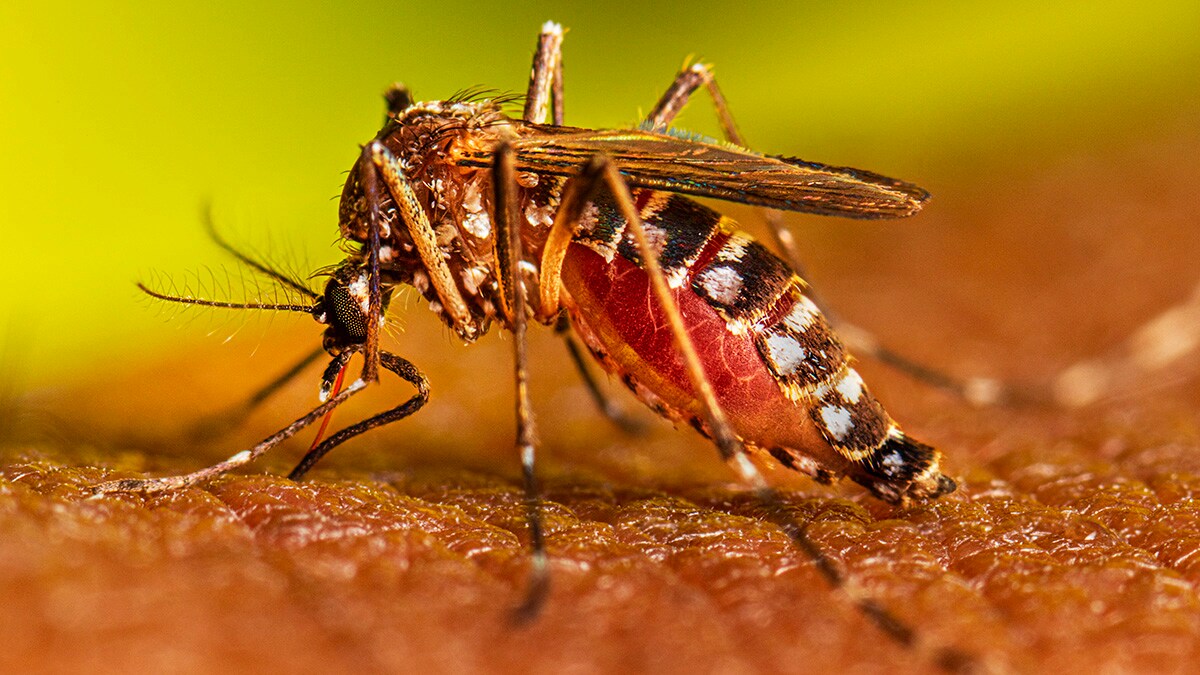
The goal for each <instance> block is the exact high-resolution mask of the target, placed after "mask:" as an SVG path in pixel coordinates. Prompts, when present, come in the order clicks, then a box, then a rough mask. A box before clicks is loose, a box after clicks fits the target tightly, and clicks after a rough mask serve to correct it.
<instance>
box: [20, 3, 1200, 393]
mask: <svg viewBox="0 0 1200 675" xmlns="http://www.w3.org/2000/svg"><path fill="white" fill-rule="evenodd" d="M546 19H555V20H558V21H561V22H562V23H563V24H565V25H566V26H567V27H568V28H569V30H570V32H569V33H568V36H567V41H566V47H565V54H566V56H565V64H566V65H565V67H566V74H567V75H566V77H567V81H566V87H567V116H568V121H569V122H570V123H574V124H577V125H581V126H596V127H605V126H608V127H611V126H619V125H627V124H632V123H634V122H636V120H637V114H638V112H639V111H644V110H646V109H647V108H649V106H651V105H652V104H653V103H654V101H655V100H656V98H657V96H658V95H659V93H660V92H661V91H662V89H663V88H664V87H665V86H666V84H667V83H668V82H669V80H670V78H671V76H672V74H673V73H674V71H675V69H676V68H677V67H678V66H679V65H680V64H681V63H682V61H683V59H684V58H685V57H686V56H687V55H689V54H693V55H696V56H699V57H702V58H703V59H705V60H707V61H710V62H712V63H715V64H716V66H717V72H718V75H719V77H720V81H721V84H722V87H723V88H724V90H725V93H726V95H727V97H728V99H729V100H730V102H731V104H732V106H733V108H734V111H735V113H736V115H737V117H738V120H739V122H740V124H741V127H742V129H743V131H744V133H745V134H746V136H747V137H748V138H749V139H750V140H751V142H752V144H753V145H754V146H756V147H757V148H759V149H763V150H767V151H771V152H775V153H782V154H791V155H798V156H801V157H805V158H809V159H815V160H821V161H827V162H832V163H842V164H851V165H860V166H863V167H865V168H870V169H875V170H878V171H882V172H886V173H889V174H893V175H897V176H902V177H905V178H909V179H912V180H915V181H918V182H921V183H922V184H926V185H933V186H937V185H946V184H950V183H952V179H953V176H954V175H955V172H958V171H961V170H962V169H963V167H972V166H973V167H979V166H984V167H987V166H1005V167H1008V168H1009V169H1011V168H1012V167H1014V166H1020V165H1021V164H1023V163H1029V164H1031V165H1034V164H1036V163H1037V162H1039V161H1044V158H1046V157H1053V156H1060V155H1062V154H1064V153H1069V152H1071V151H1073V150H1074V149H1078V148H1082V147H1090V146H1095V145H1101V144H1111V143H1114V142H1116V143H1119V142H1120V139H1121V138H1123V137H1126V136H1133V135H1137V134H1141V133H1144V132H1145V131H1146V130H1147V127H1151V126H1154V125H1159V124H1163V125H1179V124H1193V123H1195V122H1196V120H1197V115H1196V111H1197V109H1198V106H1197V103H1198V98H1200V97H1198V92H1200V85H1198V83H1200V3H1197V2H1195V1H1194V0H1192V1H1185V2H1175V3H1135V2H1087V3H1077V4H1076V3H1047V2H1044V1H1043V0H1039V1H1022V2H1004V3H994V4H992V5H990V6H983V5H982V4H980V5H976V4H975V3H960V2H933V1H929V2H910V3H885V2H871V3H854V4H850V3H824V4H819V5H818V4H811V5H810V4H805V3H798V2H795V3H783V2H780V3H766V2H739V3H718V2H701V1H693V2H688V3H676V4H665V3H664V4H652V3H646V2H637V3H632V2H631V3H618V2H596V1H594V0H592V1H589V2H559V3H548V2H524V3H512V2H508V3H494V4H492V3H488V4H482V3H480V4H475V3H442V2H406V1H401V2H369V3H368V2H362V3H353V4H352V3H343V2H315V1H311V0H309V1H303V0H300V1H290V2H272V3H266V2H264V3H257V2H213V1H205V2H194V1H176V2H172V3H150V2H141V3H138V2H124V3H119V2H110V3H103V2H70V3H59V2H44V3H36V4H35V3H27V2H12V1H9V2H4V3H0V247H2V249H3V254H2V256H3V258H2V259H3V266H2V268H0V269H2V270H3V273H4V275H5V276H4V281H3V283H0V336H3V338H2V341H3V344H4V346H5V354H6V356H5V357H4V358H5V359H6V360H8V361H9V363H7V364H5V370H6V371H7V372H10V373H11V372H14V371H15V372H20V373H23V374H24V376H25V377H26V378H27V379H29V380H32V381H33V382H38V383H42V382H49V381H53V380H54V379H56V378H61V377H63V376H65V375H68V374H73V373H78V372H80V371H81V370H86V369H88V368H91V367H94V366H95V365H96V364H100V365H104V366H111V364H112V363H113V362H114V360H117V359H120V358H125V357H126V356H128V355H132V354H137V355H139V356H142V355H145V354H152V353H153V352H154V351H155V350H164V349H170V348H172V346H173V345H172V344H171V343H172V342H178V340H179V335H180V332H179V330H175V329H172V327H170V326H169V325H164V322H163V321H162V319H161V317H158V316H157V315H156V312H154V311H153V307H151V308H150V309H147V306H146V303H145V302H144V300H143V299H141V298H139V296H138V294H137V292H136V291H134V290H133V287H132V282H133V280H135V279H137V278H139V277H143V276H145V275H146V274H148V273H149V272H150V271H151V270H162V271H165V272H168V273H171V274H172V275H176V274H179V273H181V272H183V271H185V270H189V269H197V268H200V267H201V266H203V265H216V264H220V262H221V258H220V256H219V255H218V254H217V253H216V252H215V251H214V250H213V247H212V246H211V245H209V244H208V243H207V242H206V241H205V238H204V235H203V232H202V230H201V227H200V225H199V218H198V216H197V213H198V206H199V205H200V203H201V202H202V201H204V200H206V199H211V200H212V201H213V203H214V204H215V206H216V212H217V214H218V217H219V218H220V220H221V223H222V225H223V226H224V227H226V229H229V230H231V231H233V232H235V233H237V235H238V236H239V237H243V238H245V239H247V240H249V241H251V242H255V243H257V244H259V245H263V246H268V244H265V243H264V242H267V241H271V242H275V244H273V245H277V246H280V247H281V248H283V249H289V248H294V249H296V250H298V251H300V252H301V254H298V255H297V257H298V258H299V259H302V260H307V261H309V263H310V264H312V265H316V264H324V263H328V262H330V261H331V260H332V259H333V258H334V254H333V253H332V252H331V250H330V249H329V245H330V244H331V243H332V242H333V239H334V236H335V232H336V221H335V209H336V202H335V201H334V200H332V199H331V198H333V197H334V196H335V195H337V194H338V192H339V190H340V181H341V180H342V176H343V172H344V171H345V170H346V169H347V168H348V167H349V166H350V164H351V162H352V161H353V159H354V156H355V153H356V148H357V145H356V144H358V143H361V142H363V141H365V140H366V139H368V138H369V137H370V136H371V135H372V134H373V132H374V131H375V130H376V128H377V126H378V123H379V121H380V118H381V103H380V98H379V93H380V91H381V90H382V88H383V87H384V86H385V85H386V84H388V83H389V82H391V81H393V80H396V79H403V80H404V81H406V82H408V83H409V84H410V85H411V86H412V87H413V89H414V90H415V92H416V94H417V96H418V98H440V97H445V96H447V95H449V94H451V93H453V92H455V91H456V90H458V89H461V88H464V87H468V86H472V85H487V86H490V87H495V88H498V89H503V90H517V91H519V90H522V89H523V87H524V84H525V79H526V77H527V75H528V67H529V56H530V53H531V50H532V47H533V42H534V36H535V34H536V32H537V28H538V26H540V25H541V23H542V22H543V21H545V20H546ZM684 123H685V124H686V125H687V126H690V127H693V128H696V129H698V130H700V131H707V132H711V131H712V130H713V124H712V117H711V114H709V113H707V111H705V110H703V108H702V107H701V106H696V107H694V108H693V110H692V111H691V112H690V113H689V115H688V116H687V117H686V118H685V122H684ZM864 226H868V225H864ZM268 233H269V235H268ZM1198 236H1200V235H1198ZM285 257H286V255H285ZM230 332H234V331H233V330H231V329H226V330H225V331H224V332H223V333H219V334H218V335H217V337H218V338H220V337H223V336H224V335H226V334H228V333H230Z"/></svg>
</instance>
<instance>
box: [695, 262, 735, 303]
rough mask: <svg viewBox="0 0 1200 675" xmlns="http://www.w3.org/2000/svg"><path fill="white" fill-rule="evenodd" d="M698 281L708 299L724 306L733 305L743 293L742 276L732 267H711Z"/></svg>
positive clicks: (701, 274) (702, 273)
mask: <svg viewBox="0 0 1200 675" xmlns="http://www.w3.org/2000/svg"><path fill="white" fill-rule="evenodd" d="M698 279H699V281H700V286H701V287H702V288H703V289H704V292H705V293H707V294H708V297H710V298H712V299H713V300H716V301H717V302H719V303H721V304H723V305H732V304H733V303H734V302H736V301H737V298H738V295H739V294H740V293H741V292H742V275H741V274H739V273H738V271H737V270H735V269H733V268H732V267H723V266H722V267H710V268H708V269H706V270H704V271H703V272H701V273H700V276H699V277H698Z"/></svg>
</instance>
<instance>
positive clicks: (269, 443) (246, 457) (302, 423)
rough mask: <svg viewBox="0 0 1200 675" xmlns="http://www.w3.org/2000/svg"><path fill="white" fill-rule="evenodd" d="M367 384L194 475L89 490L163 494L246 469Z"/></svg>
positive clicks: (130, 480) (129, 481)
mask: <svg viewBox="0 0 1200 675" xmlns="http://www.w3.org/2000/svg"><path fill="white" fill-rule="evenodd" d="M366 386H367V382H366V381H365V380H363V379H362V378H359V379H357V380H355V381H354V382H352V383H351V384H350V385H349V386H348V387H346V388H345V389H343V390H342V391H341V392H340V393H339V394H338V395H337V396H334V397H333V398H330V399H329V400H328V401H325V402H324V403H322V404H321V405H319V406H317V407H315V408H313V409H312V410H310V411H309V412H308V413H306V414H304V415H303V416H302V417H300V418H298V419H297V420H296V421H294V422H292V423H291V424H289V425H287V426H286V427H284V428H282V429H280V430H279V431H277V432H275V433H273V434H271V435H270V436H268V437H266V438H264V439H263V440H262V441H260V442H259V443H258V444H257V445H255V446H254V447H253V448H250V449H249V450H243V451H241V452H239V453H237V454H236V455H233V456H232V457H230V458H229V459H226V460H225V461H223V462H219V463H217V464H214V465H212V466H209V467H206V468H203V469H200V470H199V471H193V472H192V473H187V474H183V475H180V476H164V477H162V478H126V479H121V480H114V481H108V482H106V483H101V484H99V485H97V486H95V487H94V488H92V489H93V490H94V491H95V492H96V493H97V494H103V493H106V492H162V491H165V490H178V489H181V488H185V487H189V486H192V485H195V484H197V483H202V482H204V481H207V480H211V479H213V478H216V477H217V476H220V475H222V474H225V473H228V472H230V471H233V470H234V469H237V468H239V467H242V466H245V465H246V464H249V463H250V462H252V461H254V460H255V459H258V458H259V457H261V456H262V455H263V454H265V453H266V452H267V451H269V450H271V449H272V448H274V447H275V446H277V445H279V444H280V443H282V442H284V441H286V440H287V439H289V438H291V437H292V436H294V435H296V434H297V433H298V432H299V431H300V430H302V429H304V428H305V427H307V426H308V425H310V424H312V423H313V422H316V421H317V420H319V419H321V417H322V416H323V415H325V414H326V413H328V412H329V411H330V410H333V409H334V408H336V407H338V406H339V405H341V404H343V403H345V402H346V401H347V400H349V398H350V397H351V396H353V395H355V394H357V393H358V392H360V391H362V390H363V389H365V388H366Z"/></svg>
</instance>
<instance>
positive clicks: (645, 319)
mask: <svg viewBox="0 0 1200 675" xmlns="http://www.w3.org/2000/svg"><path fill="white" fill-rule="evenodd" d="M563 286H564V287H565V288H566V290H567V292H568V293H569V295H570V297H569V298H564V303H565V304H566V305H567V307H568V309H569V310H570V312H571V317H572V320H573V321H574V322H575V324H576V326H577V327H578V329H579V331H580V333H581V334H583V336H584V337H585V339H589V341H590V342H592V343H598V346H599V347H601V348H602V349H603V350H604V351H605V352H606V353H607V354H608V359H609V362H608V363H606V364H604V365H605V367H606V368H608V369H609V370H611V371H613V372H614V374H616V375H629V376H631V377H633V378H635V379H636V380H637V381H638V382H640V383H641V384H642V385H643V386H644V387H646V388H647V389H649V390H650V391H652V392H653V393H654V394H655V395H656V396H658V397H659V398H660V399H661V400H662V402H663V403H665V404H666V405H667V406H668V407H669V408H672V409H673V410H674V411H676V412H677V413H679V414H681V416H683V417H684V418H688V417H692V416H701V417H703V415H702V410H703V409H702V407H701V404H700V402H699V401H698V400H697V399H696V396H695V395H694V389H693V387H692V384H691V380H690V378H689V377H688V375H687V371H686V370H685V368H684V365H683V359H682V358H681V357H680V356H679V350H678V349H677V348H676V346H675V341H674V338H673V337H672V335H671V330H670V326H669V324H668V323H667V319H666V317H665V316H664V314H663V310H662V308H661V307H660V306H659V303H658V301H657V299H656V298H655V296H654V294H653V292H652V291H651V289H650V280H649V278H648V277H647V275H646V272H645V271H644V270H642V269H641V268H640V267H638V266H636V265H634V264H633V263H631V262H629V261H628V260H625V259H624V258H622V257H620V256H615V257H614V258H613V261H612V262H611V263H610V262H607V261H605V259H604V258H603V257H602V256H600V255H599V254H597V253H596V252H594V251H592V250H591V249H589V248H587V247H585V246H582V245H580V244H572V245H571V247H570V249H569V250H568V251H567V257H566V260H565V262H564V265H563ZM672 294H673V295H674V297H675V301H676V303H677V304H678V306H679V310H680V313H681V314H682V315H683V322H684V325H685V326H686V327H687V330H688V334H689V335H690V336H691V338H692V343H693V344H694V345H695V346H696V351H697V352H698V354H699V357H700V362H701V365H702V367H703V368H704V371H705V373H706V374H707V376H708V379H709V381H710V382H711V383H712V386H713V390H714V392H715V393H716V396H717V401H718V403H719V404H720V405H721V407H722V409H723V410H724V411H725V414H726V415H727V416H728V417H729V420H730V423H731V424H732V425H733V427H734V429H735V430H736V431H737V432H738V434H739V435H741V436H742V438H744V439H745V440H747V441H749V442H752V443H755V444H757V445H760V446H762V447H765V448H770V447H775V446H782V447H790V448H795V449H801V450H804V451H805V452H806V453H807V454H810V455H812V456H814V458H817V459H818V460H819V461H821V462H822V463H824V464H826V465H827V466H828V468H831V469H833V468H836V467H838V466H841V465H842V463H843V462H842V460H840V458H839V457H838V456H837V455H836V454H835V453H833V451H832V449H831V448H829V446H828V445H827V444H826V443H825V442H824V440H823V439H822V438H821V436H820V434H819V433H818V432H817V430H816V428H815V426H814V425H813V423H812V421H811V420H810V419H809V416H808V413H807V411H806V410H804V409H803V408H802V407H800V406H797V405H796V404H795V403H793V402H792V401H791V400H790V399H788V398H787V397H786V396H785V395H784V394H783V392H782V390H780V388H779V384H778V383H777V382H776V380H775V378H774V376H773V375H772V374H771V372H770V371H769V370H767V366H766V365H765V364H764V363H763V361H762V358H761V356H759V353H758V350H757V349H756V348H755V346H754V336H753V335H752V334H751V333H750V332H746V333H743V334H741V335H737V334H734V333H733V332H731V331H730V330H729V328H728V326H727V325H726V323H725V320H724V319H723V318H722V317H721V316H720V315H719V314H718V313H717V311H716V310H715V309H713V307H712V306H711V305H709V304H708V302H707V301H706V300H704V299H703V298H701V297H700V296H698V295H696V294H695V293H694V292H692V290H691V284H690V283H688V284H685V285H684V287H683V288H679V289H674V290H672ZM593 346H597V345H596V344H593Z"/></svg>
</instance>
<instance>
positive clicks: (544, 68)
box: [521, 21, 563, 126]
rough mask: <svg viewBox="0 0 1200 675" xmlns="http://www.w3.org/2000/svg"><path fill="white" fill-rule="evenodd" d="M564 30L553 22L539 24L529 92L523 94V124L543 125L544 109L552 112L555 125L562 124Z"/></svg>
mask: <svg viewBox="0 0 1200 675" xmlns="http://www.w3.org/2000/svg"><path fill="white" fill-rule="evenodd" d="M562 40H563V28H562V26H561V25H559V24H557V23H554V22H553V21H547V22H546V23H545V24H543V25H542V32H541V34H540V35H538V46H537V51H536V52H534V55H533V68H532V69H531V71H530V73H529V89H528V90H527V91H526V93H525V113H524V114H523V115H522V116H521V118H522V119H523V120H525V121H526V122H532V123H534V124H545V123H546V108H547V107H549V108H550V109H551V115H552V116H553V117H552V119H553V120H554V125H555V126H562V123H563V73H562Z"/></svg>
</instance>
